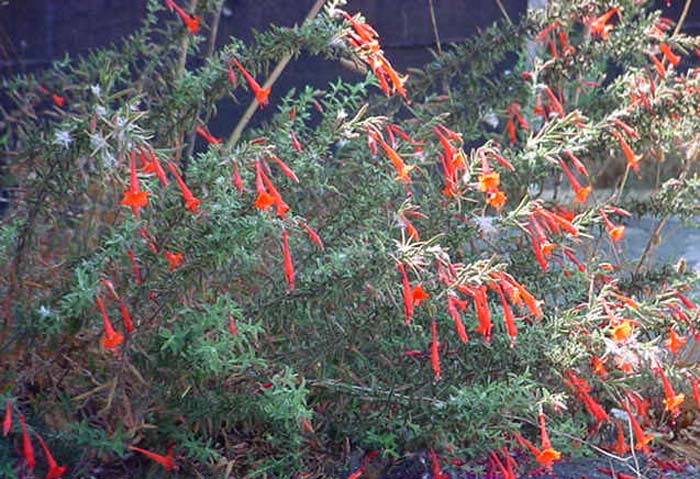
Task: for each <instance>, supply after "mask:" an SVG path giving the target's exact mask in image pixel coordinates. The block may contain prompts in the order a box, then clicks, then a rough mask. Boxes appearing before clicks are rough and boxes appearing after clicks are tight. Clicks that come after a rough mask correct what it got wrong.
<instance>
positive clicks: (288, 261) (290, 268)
mask: <svg viewBox="0 0 700 479" xmlns="http://www.w3.org/2000/svg"><path fill="white" fill-rule="evenodd" d="M282 254H283V256H284V277H285V278H286V280H287V289H288V290H289V291H292V290H293V289H294V263H292V253H291V252H290V250H289V234H288V233H287V230H283V231H282Z"/></svg>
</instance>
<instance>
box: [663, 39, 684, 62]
mask: <svg viewBox="0 0 700 479" xmlns="http://www.w3.org/2000/svg"><path fill="white" fill-rule="evenodd" d="M659 50H661V53H662V54H663V56H664V58H665V59H666V60H668V62H669V63H670V64H671V65H673V66H677V65H678V64H679V63H680V62H681V57H680V56H678V55H676V54H675V53H673V50H671V47H669V46H668V45H666V44H665V43H660V44H659Z"/></svg>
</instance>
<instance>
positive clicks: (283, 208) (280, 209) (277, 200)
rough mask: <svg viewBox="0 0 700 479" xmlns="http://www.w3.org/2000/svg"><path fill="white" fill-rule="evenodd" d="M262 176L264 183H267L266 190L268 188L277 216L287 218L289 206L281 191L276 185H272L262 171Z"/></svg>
mask: <svg viewBox="0 0 700 479" xmlns="http://www.w3.org/2000/svg"><path fill="white" fill-rule="evenodd" d="M261 176H262V180H263V182H264V183H265V188H267V190H268V191H269V192H270V196H271V197H272V200H273V204H274V205H275V214H277V216H279V217H280V218H286V216H287V211H289V205H288V204H287V203H285V202H284V200H283V199H282V195H281V194H280V193H279V191H277V188H275V185H273V184H272V181H271V180H270V178H268V177H267V175H266V174H265V173H264V172H262V171H261Z"/></svg>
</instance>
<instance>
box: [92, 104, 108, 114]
mask: <svg viewBox="0 0 700 479" xmlns="http://www.w3.org/2000/svg"><path fill="white" fill-rule="evenodd" d="M95 113H97V116H99V117H103V116H105V115H106V114H107V108H105V107H103V106H102V105H95Z"/></svg>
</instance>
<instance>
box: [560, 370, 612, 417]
mask: <svg viewBox="0 0 700 479" xmlns="http://www.w3.org/2000/svg"><path fill="white" fill-rule="evenodd" d="M566 375H567V376H568V378H569V379H568V381H567V380H565V382H566V383H567V385H568V386H569V387H570V388H571V389H573V390H574V393H575V394H576V397H578V398H579V399H580V400H581V401H582V402H583V404H584V406H586V409H587V410H588V412H589V413H590V415H591V416H593V419H595V422H596V427H598V426H599V425H600V423H601V422H607V421H609V420H610V418H609V417H608V413H607V412H605V409H603V407H602V406H601V405H600V404H598V403H597V402H596V401H595V400H594V399H593V398H592V397H591V395H590V393H589V392H588V391H589V389H590V387H589V385H588V383H587V382H586V380H585V379H582V378H579V377H577V376H576V375H575V374H574V372H573V371H571V370H568V371H566Z"/></svg>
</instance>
